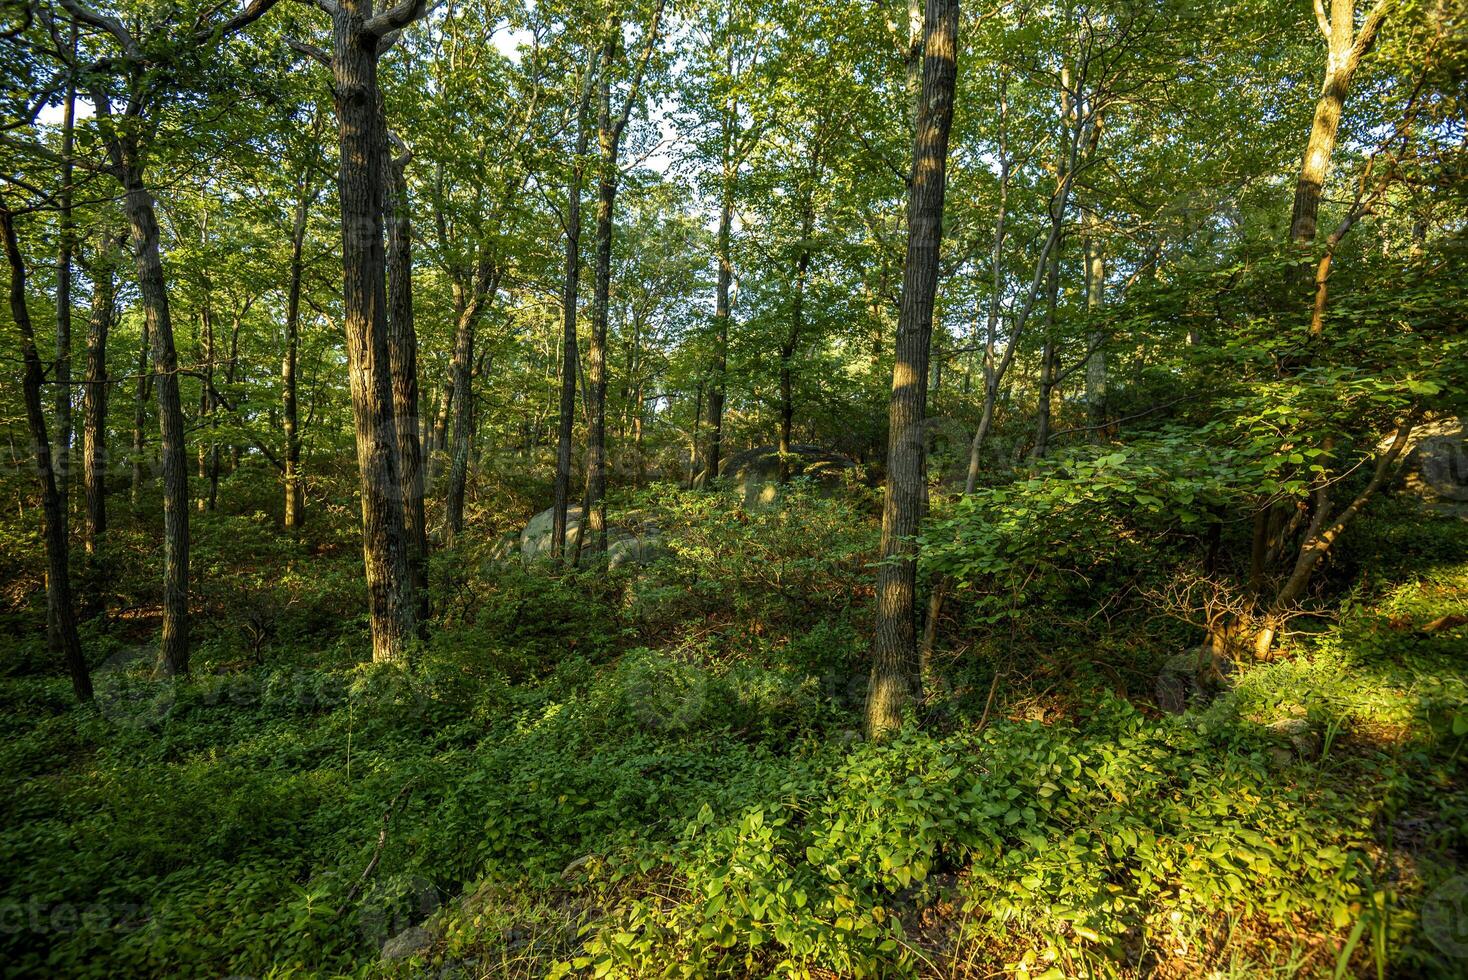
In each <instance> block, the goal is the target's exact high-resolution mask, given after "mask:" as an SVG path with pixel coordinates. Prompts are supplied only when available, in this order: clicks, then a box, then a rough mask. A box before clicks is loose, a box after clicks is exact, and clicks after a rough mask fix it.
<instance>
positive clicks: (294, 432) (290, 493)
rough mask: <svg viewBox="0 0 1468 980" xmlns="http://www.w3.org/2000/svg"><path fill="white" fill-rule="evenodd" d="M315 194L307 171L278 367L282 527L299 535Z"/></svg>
mask: <svg viewBox="0 0 1468 980" xmlns="http://www.w3.org/2000/svg"><path fill="white" fill-rule="evenodd" d="M315 197H316V192H315V190H314V189H313V188H312V187H311V168H310V167H309V166H307V167H306V170H305V173H304V174H303V175H302V177H301V182H300V185H299V194H298V196H297V198H296V213H295V218H294V220H293V222H292V224H291V264H290V271H289V273H288V276H287V279H286V294H285V356H284V357H283V358H282V359H281V364H280V408H281V412H280V415H281V428H282V429H283V430H284V435H285V451H284V452H283V453H282V454H281V462H282V468H283V476H284V478H285V527H286V530H287V531H299V530H300V529H301V528H302V527H304V526H305V523H306V493H305V486H304V484H303V482H302V479H301V428H300V408H299V406H300V393H299V381H298V378H297V375H298V373H299V370H300V354H301V278H302V276H303V275H304V273H305V258H304V253H305V246H306V228H307V224H308V222H309V220H310V216H311V202H312V201H313V200H315Z"/></svg>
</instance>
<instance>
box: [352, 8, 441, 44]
mask: <svg viewBox="0 0 1468 980" xmlns="http://www.w3.org/2000/svg"><path fill="white" fill-rule="evenodd" d="M438 3H439V0H435V2H434V3H433V5H432V6H429V5H428V2H427V0H403V2H402V3H400V4H398V5H397V6H396V7H389V8H387V9H386V10H384V11H383V12H382V13H380V14H378V15H377V16H376V17H373V18H371V19H370V20H368V21H367V22H366V23H365V24H363V25H362V30H364V31H366V32H367V33H368V34H372V35H375V36H376V37H379V38H380V37H383V36H384V35H387V34H391V33H392V32H393V31H401V30H402V29H403V28H405V27H407V26H408V25H409V24H411V23H413V22H414V21H415V20H419V19H420V18H422V17H425V16H427V15H428V13H429V12H430V11H432V10H433V9H435V8H436V7H437V6H438Z"/></svg>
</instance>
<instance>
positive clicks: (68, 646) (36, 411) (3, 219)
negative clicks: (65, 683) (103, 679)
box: [0, 200, 92, 701]
mask: <svg viewBox="0 0 1468 980" xmlns="http://www.w3.org/2000/svg"><path fill="white" fill-rule="evenodd" d="M0 234H3V236H4V239H5V257H6V259H7V261H8V262H9V265H10V313H11V316H12V318H13V319H14V320H15V325H16V327H17V329H18V330H19V332H20V342H21V355H22V359H23V361H24V365H25V368H24V370H25V373H24V377H23V379H22V385H21V388H22V395H23V397H24V401H25V410H26V422H27V424H28V425H29V427H30V435H31V452H32V454H33V456H34V458H35V464H36V474H37V476H39V477H40V480H41V504H42V507H43V511H44V515H45V522H46V526H45V529H44V531H45V541H46V592H47V606H48V607H49V609H50V610H51V611H52V612H53V613H54V617H55V622H56V635H57V638H58V640H59V642H60V647H61V653H62V656H63V657H64V658H65V661H66V667H67V670H68V671H69V672H70V674H71V686H72V690H73V691H74V692H75V694H76V697H77V700H78V701H90V700H91V699H92V679H91V676H90V675H89V674H88V673H87V662H86V660H85V658H84V657H83V656H82V645H81V639H80V637H79V636H78V635H77V627H76V610H75V607H74V606H73V605H72V598H71V570H70V562H69V555H68V547H69V545H68V542H67V539H66V523H65V517H64V513H63V511H64V509H65V502H64V501H63V500H62V499H61V493H60V490H59V489H58V487H57V485H56V471H55V469H54V467H53V464H52V459H51V436H50V433H49V432H47V431H46V416H45V414H44V410H43V409H42V407H41V383H42V381H43V377H44V371H43V369H42V367H41V358H40V355H39V354H38V353H37V351H36V334H35V330H34V328H33V327H32V325H31V317H30V311H29V309H28V308H27V306H26V295H25V293H26V272H25V259H24V257H23V256H22V255H21V251H20V243H19V241H18V240H17V238H16V233H15V218H14V215H13V214H12V213H11V212H10V210H9V208H8V207H5V206H4V202H3V200H0Z"/></svg>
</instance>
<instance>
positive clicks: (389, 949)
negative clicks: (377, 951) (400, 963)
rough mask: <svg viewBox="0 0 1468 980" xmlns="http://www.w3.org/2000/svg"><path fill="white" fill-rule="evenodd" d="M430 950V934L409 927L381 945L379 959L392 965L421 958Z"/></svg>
mask: <svg viewBox="0 0 1468 980" xmlns="http://www.w3.org/2000/svg"><path fill="white" fill-rule="evenodd" d="M432 948H433V934H432V933H431V932H429V931H428V930H427V929H425V928H423V927H422V926H409V927H408V928H406V929H404V930H403V931H402V932H400V933H398V934H397V935H396V936H393V937H392V938H391V939H389V940H388V941H387V942H385V943H383V944H382V954H381V957H382V961H383V962H384V963H392V962H396V961H397V960H407V959H412V958H413V957H415V956H422V955H424V954H425V953H427V952H428V951H429V950H430V949H432Z"/></svg>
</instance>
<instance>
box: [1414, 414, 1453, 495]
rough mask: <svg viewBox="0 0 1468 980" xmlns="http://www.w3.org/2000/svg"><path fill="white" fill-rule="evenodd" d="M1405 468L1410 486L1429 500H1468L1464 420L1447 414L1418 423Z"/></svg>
mask: <svg viewBox="0 0 1468 980" xmlns="http://www.w3.org/2000/svg"><path fill="white" fill-rule="evenodd" d="M1402 472H1403V480H1404V482H1405V484H1406V486H1407V489H1408V490H1410V491H1412V492H1413V493H1416V494H1419V495H1421V496H1422V497H1424V498H1427V499H1428V500H1438V501H1452V502H1455V503H1464V502H1468V427H1465V426H1464V424H1463V420H1462V419H1459V418H1444V419H1438V420H1436V421H1433V422H1424V423H1422V424H1421V425H1419V426H1417V427H1416V428H1415V429H1414V430H1413V431H1412V439H1411V452H1410V453H1409V454H1408V456H1407V461H1406V465H1405V466H1404V467H1403V471H1402Z"/></svg>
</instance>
